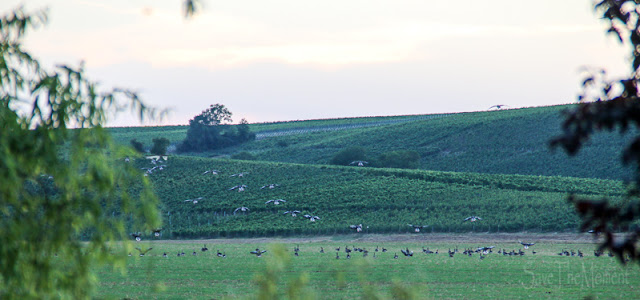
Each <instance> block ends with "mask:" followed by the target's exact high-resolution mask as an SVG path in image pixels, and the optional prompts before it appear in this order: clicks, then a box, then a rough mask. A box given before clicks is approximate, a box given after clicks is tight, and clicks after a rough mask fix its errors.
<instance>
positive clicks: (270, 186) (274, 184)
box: [260, 183, 280, 190]
mask: <svg viewBox="0 0 640 300" xmlns="http://www.w3.org/2000/svg"><path fill="white" fill-rule="evenodd" d="M277 186H280V185H279V184H276V183H272V184H267V185H263V186H262V187H261V188H260V189H261V190H262V189H267V188H268V189H270V190H271V189H275V188H276V187H277Z"/></svg>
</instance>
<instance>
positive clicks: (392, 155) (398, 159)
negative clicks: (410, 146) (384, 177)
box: [376, 150, 420, 169]
mask: <svg viewBox="0 0 640 300" xmlns="http://www.w3.org/2000/svg"><path fill="white" fill-rule="evenodd" d="M376 166H378V167H382V168H399V169H417V168H418V167H419V166H420V153H418V151H413V150H396V151H390V152H385V153H382V154H381V155H380V157H379V158H378V160H377V161H376Z"/></svg>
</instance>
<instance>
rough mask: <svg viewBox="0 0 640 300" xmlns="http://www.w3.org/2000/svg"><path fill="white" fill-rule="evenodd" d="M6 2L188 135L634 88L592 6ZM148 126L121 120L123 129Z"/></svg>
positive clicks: (579, 0) (567, 99)
mask: <svg viewBox="0 0 640 300" xmlns="http://www.w3.org/2000/svg"><path fill="white" fill-rule="evenodd" d="M202 1H203V4H204V8H203V11H201V13H200V14H198V15H197V16H196V17H195V18H193V19H190V20H185V19H184V18H183V16H182V8H181V0H163V1H158V0H110V1H98V0H93V1H92V0H49V1H46V0H42V1H40V0H38V1H14V0H3V1H2V3H0V10H1V11H2V12H7V11H9V10H10V9H12V8H14V7H17V6H18V5H20V4H22V5H24V7H25V8H26V9H27V10H34V9H38V8H43V7H48V8H49V23H48V24H47V26H46V27H44V28H41V29H39V30H37V31H36V32H33V33H32V34H30V35H29V37H28V39H27V40H26V45H27V46H28V49H30V50H31V52H32V53H33V54H34V55H35V56H36V57H37V58H39V59H41V60H42V61H43V62H45V63H46V64H48V65H54V64H60V63H64V64H72V65H77V64H78V63H79V62H80V61H84V63H85V66H86V69H87V72H88V75H89V76H90V77H91V78H93V79H94V80H96V81H99V82H101V83H102V84H103V85H104V86H117V87H127V88H131V89H133V90H137V91H139V92H140V94H141V95H142V97H143V99H144V100H145V101H146V102H147V103H148V104H150V105H152V106H155V107H159V108H168V109H170V110H171V113H170V114H169V116H168V117H167V118H165V119H164V120H163V121H161V122H160V121H156V122H152V123H149V122H147V123H144V124H143V125H158V124H187V123H188V121H189V119H190V118H192V117H193V116H194V115H196V114H198V113H200V112H201V111H202V110H203V109H205V108H207V107H208V106H209V105H210V104H214V103H222V104H224V105H225V106H226V107H227V108H229V109H230V110H231V111H232V112H233V114H234V121H236V122H237V121H240V119H241V118H246V119H247V120H248V121H249V122H252V123H253V122H270V121H284V120H302V119H319V118H340V117H354V116H380V115H407V114H428V113H442V112H463V111H478V110H486V109H487V108H489V107H490V106H492V105H494V104H507V105H509V106H510V107H513V108H517V107H527V106H541V105H552V104H562V103H571V102H574V101H575V95H576V93H577V92H578V91H579V82H580V78H581V76H580V72H579V71H580V68H581V67H583V66H597V67H604V68H606V69H607V70H609V71H610V73H613V74H625V73H626V72H627V71H628V67H626V65H625V63H626V61H627V54H626V51H625V49H624V48H623V47H622V46H620V45H619V44H618V43H617V42H616V40H614V39H613V38H612V37H607V36H605V34H604V31H605V29H606V28H605V25H604V23H603V22H602V21H601V20H599V19H598V18H597V17H596V15H595V14H594V12H593V9H592V2H591V1H590V0H562V1H559V0H539V1H528V0H484V1H477V0H461V1H460V0H459V1H441V0H362V1H361V0H322V1H317V0H233V1H219V0H202ZM139 124H140V123H139V122H138V121H137V119H136V118H135V117H133V116H129V115H126V114H121V115H120V116H119V117H118V118H116V119H114V120H112V121H111V122H110V125H111V126H133V125H139Z"/></svg>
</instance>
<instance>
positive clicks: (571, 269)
mask: <svg viewBox="0 0 640 300" xmlns="http://www.w3.org/2000/svg"><path fill="white" fill-rule="evenodd" d="M429 236H430V235H429V234H418V235H412V236H410V237H408V238H406V237H405V238H406V239H404V240H403V241H393V240H384V239H383V240H381V241H372V240H370V239H366V238H363V239H361V236H355V235H351V236H338V237H328V238H326V239H318V238H310V240H311V241H305V240H304V239H303V238H301V239H298V240H297V241H295V242H293V241H292V240H271V241H270V240H268V239H255V240H251V239H249V240H242V241H234V240H224V241H220V240H213V241H211V240H209V241H184V242H179V243H176V242H166V241H153V242H144V241H143V242H141V243H136V244H135V245H134V246H138V247H143V248H146V247H152V248H153V249H152V250H151V251H150V252H149V253H148V254H147V255H146V256H144V257H139V256H137V255H135V254H137V251H135V250H134V251H133V254H134V255H133V256H131V257H128V258H127V260H128V263H127V272H126V274H122V273H120V272H114V271H112V270H109V269H101V270H99V272H98V281H99V287H98V294H97V296H98V297H100V298H106V299H109V298H117V299H121V298H130V299H149V298H159V299H223V298H230V299H235V298H249V299H253V298H257V297H258V295H259V292H260V282H262V283H264V282H265V281H264V279H265V278H264V277H262V276H264V275H265V274H266V275H269V274H270V275H271V276H273V277H272V279H273V280H274V281H273V283H274V284H275V285H274V286H273V287H276V292H275V293H276V294H277V295H278V296H279V297H288V298H295V297H291V296H292V295H295V296H299V297H300V298H305V297H302V296H308V298H311V299H314V298H316V299H353V298H365V299H374V298H375V297H378V299H380V298H382V299H385V298H393V297H396V298H402V296H401V295H403V294H405V293H408V294H411V295H413V296H415V297H416V298H417V299H472V298H473V299H523V298H530V299H541V298H553V299H576V298H582V297H586V296H590V297H594V298H597V299H633V298H638V297H639V296H640V291H638V290H637V286H638V285H639V284H640V276H638V266H636V265H633V266H626V267H625V266H621V265H620V264H619V263H618V261H617V259H616V258H612V257H608V256H606V255H605V256H601V257H594V255H593V249H594V245H593V244H592V243H590V242H585V240H584V239H581V242H577V243H576V242H572V241H564V240H556V241H553V240H548V241H544V242H538V243H537V244H536V245H534V246H533V247H531V248H529V249H528V250H523V251H524V252H525V253H526V254H525V255H524V256H509V255H506V256H505V255H502V254H498V253H497V251H498V250H499V249H506V250H507V251H511V250H516V251H518V250H520V249H522V246H521V245H520V244H519V243H518V242H517V240H514V241H509V240H508V239H503V240H499V241H494V242H490V241H488V240H487V241H475V242H464V241H461V240H460V239H461V238H462V239H464V237H468V236H463V237H458V238H456V236H452V238H451V239H450V240H447V237H446V236H445V237H444V238H443V236H440V238H439V239H437V241H430V240H429V239H430V237H429ZM534 236H535V235H534ZM365 237H366V235H365ZM485 237H487V235H485ZM489 239H490V238H489ZM513 239H516V237H515V236H514V237H513ZM274 241H275V242H277V243H275V244H274V243H273V242H274ZM529 242H531V241H529ZM204 243H207V245H206V246H207V248H209V251H207V252H202V251H201V248H202V247H203V246H204ZM296 246H298V247H299V248H300V251H299V256H294V247H296ZM345 246H348V247H349V248H352V247H356V248H365V249H367V250H368V251H369V253H368V256H367V257H363V253H361V252H351V258H350V259H347V258H346V253H345V251H344V248H345ZM484 246H496V247H495V248H494V249H493V253H489V254H487V255H486V256H485V258H484V259H480V255H479V254H477V253H474V254H472V255H471V256H467V255H464V254H462V253H461V252H462V251H464V249H465V248H473V249H476V248H477V247H484ZM320 247H323V248H324V251H325V253H320ZM337 247H340V252H336V250H335V248H337ZM423 247H425V248H428V249H429V250H432V251H436V250H437V251H438V254H425V253H423V252H422V248H423ZM456 247H457V248H458V249H459V253H457V254H455V255H454V257H449V255H448V254H447V251H448V249H454V248H456ZM255 248H260V249H266V250H267V252H266V253H265V254H263V255H262V257H256V256H255V255H252V254H250V253H249V252H250V251H252V250H254V249H255ZM376 248H379V249H380V251H378V252H375V249H376ZM382 248H386V249H388V251H387V252H384V253H383V252H382ZM405 248H409V249H410V250H412V251H414V256H413V257H405V256H404V255H403V254H402V253H401V252H400V249H405ZM280 250H283V251H280ZM562 250H574V251H576V252H577V251H578V250H581V251H583V252H584V253H585V257H583V258H580V257H577V256H576V257H567V256H558V255H557V253H558V252H560V251H562ZM194 251H195V252H196V254H197V255H195V256H194V255H192V253H193V252H194ZM218 251H220V252H224V253H225V254H226V258H220V257H218V256H217V255H216V253H217V252H218ZM532 251H536V252H537V253H536V254H532ZM164 252H166V253H167V254H168V257H167V258H164V257H162V254H163V253H164ZM179 252H185V254H186V255H185V256H183V257H178V256H177V255H176V254H177V253H179ZM336 253H339V256H340V258H339V259H336ZM374 254H375V257H374ZM395 254H397V255H398V256H399V258H398V259H394V255H395ZM267 278H269V277H268V276H267ZM267 282H269V280H267ZM296 288H297V289H296ZM291 289H294V291H292V290H291ZM289 292H291V293H293V294H288V293H289Z"/></svg>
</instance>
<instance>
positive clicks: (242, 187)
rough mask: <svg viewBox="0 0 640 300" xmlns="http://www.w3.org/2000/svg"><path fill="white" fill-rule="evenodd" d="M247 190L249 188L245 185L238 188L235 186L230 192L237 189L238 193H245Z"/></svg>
mask: <svg viewBox="0 0 640 300" xmlns="http://www.w3.org/2000/svg"><path fill="white" fill-rule="evenodd" d="M246 188H247V186H246V185H244V184H243V185H236V186H234V187H232V188H230V189H229V190H230V191H233V190H235V189H237V190H238V192H244V190H245V189H246Z"/></svg>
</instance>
